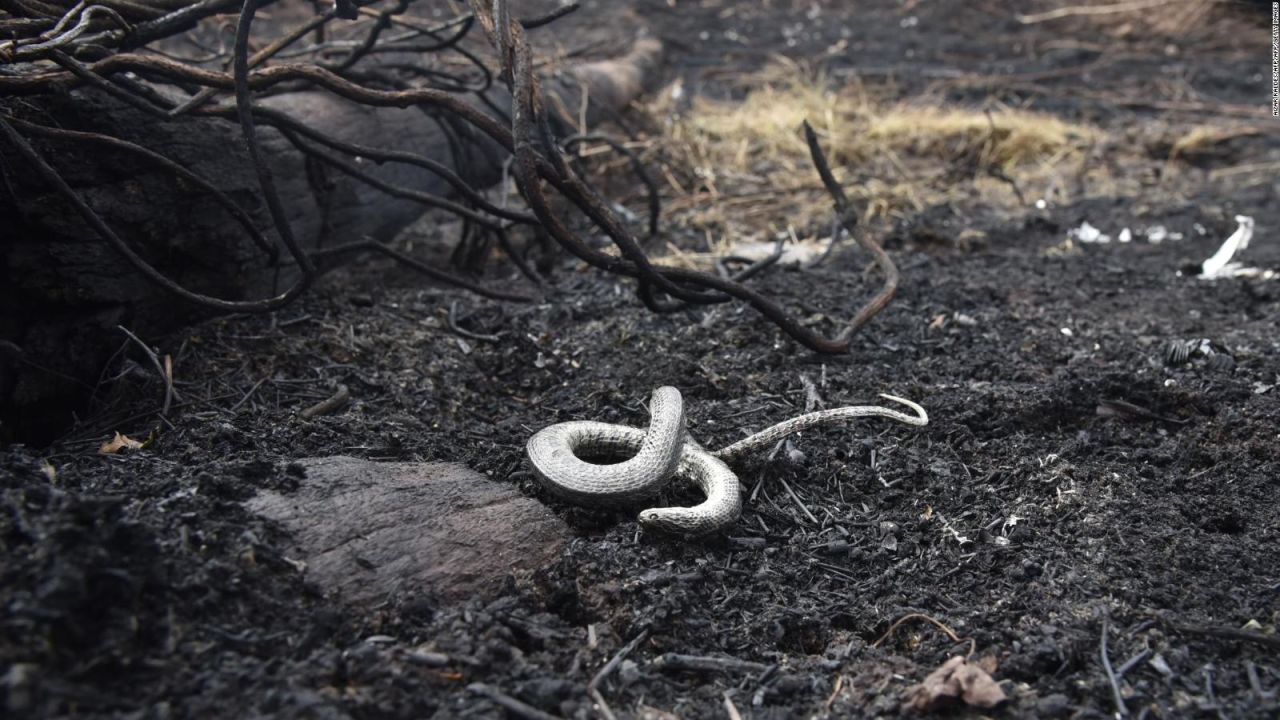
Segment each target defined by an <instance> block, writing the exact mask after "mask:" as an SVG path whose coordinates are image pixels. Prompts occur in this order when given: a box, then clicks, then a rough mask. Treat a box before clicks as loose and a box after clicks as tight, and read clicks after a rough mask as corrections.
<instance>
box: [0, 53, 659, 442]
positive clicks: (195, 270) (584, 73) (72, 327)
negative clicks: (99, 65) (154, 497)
mask: <svg viewBox="0 0 1280 720" xmlns="http://www.w3.org/2000/svg"><path fill="white" fill-rule="evenodd" d="M117 57H118V56H117ZM661 59H662V48H661V44H660V43H658V42H656V41H653V40H641V41H638V42H637V43H636V44H635V47H634V48H633V49H632V50H631V52H630V53H629V54H627V55H626V56H624V57H621V58H618V59H616V60H611V61H605V62H597V63H587V64H583V65H580V66H578V67H576V68H570V69H568V70H567V71H565V72H564V73H562V74H560V75H559V76H557V77H556V78H545V79H544V82H543V89H544V92H545V93H547V95H548V96H549V100H550V101H549V105H550V106H551V107H552V108H557V107H559V108H566V109H567V108H573V109H574V111H573V112H574V117H573V118H572V120H568V119H566V120H568V122H569V123H570V124H571V125H572V126H575V127H576V125H577V121H578V119H577V117H576V113H577V109H578V108H579V107H580V105H581V101H582V94H583V93H586V96H587V99H588V100H589V102H588V103H587V109H588V111H587V112H586V114H585V118H586V121H587V123H588V124H591V123H595V122H597V121H599V120H600V119H601V118H609V117H612V116H615V115H616V114H618V113H620V112H621V111H622V110H623V109H624V108H625V107H626V106H627V104H629V103H630V102H631V101H632V100H634V99H635V98H636V97H637V96H639V95H640V94H641V93H642V92H644V91H646V90H648V89H651V88H652V87H653V86H654V84H655V83H656V81H657V79H658V77H659V75H660V68H661ZM12 79H13V78H3V77H0V85H3V84H4V81H6V80H12ZM73 80H74V79H73ZM68 82H71V81H68ZM15 87H16V86H15ZM8 90H9V91H13V90H14V88H8ZM177 100H179V101H180V100H181V99H177ZM257 105H258V106H260V108H261V114H259V115H258V125H259V130H258V137H259V141H260V144H261V148H262V150H263V154H264V156H265V159H266V163H265V164H266V165H267V166H268V167H269V169H270V172H271V174H272V175H273V177H274V178H275V182H276V185H277V187H278V189H279V194H280V196H281V199H282V200H283V206H284V208H285V212H286V216H287V219H288V223H289V226H290V228H291V230H292V231H293V234H294V236H295V237H296V238H298V241H299V244H300V245H302V247H303V248H304V249H306V250H309V251H311V250H316V249H320V248H325V247H331V246H334V245H338V244H343V243H348V242H352V241H358V240H362V239H365V238H369V239H372V240H374V241H379V242H380V241H385V240H387V239H389V238H391V237H393V236H394V235H395V234H396V233H398V232H399V231H400V230H402V229H403V228H404V227H405V226H407V225H408V224H410V223H411V222H413V221H414V220H416V219H417V218H418V217H420V216H421V214H422V212H423V211H424V205H423V204H422V202H420V201H419V200H416V199H414V198H413V197H406V196H405V195H404V194H403V193H401V194H400V195H399V196H396V195H393V194H388V193H386V192H383V191H382V190H379V189H378V188H377V187H375V186H374V185H375V184H378V183H380V184H382V185H384V186H394V187H399V188H408V189H412V190H413V191H415V192H416V193H421V194H426V195H429V196H433V197H436V198H442V199H443V198H449V197H453V196H456V194H457V193H456V191H455V188H454V187H453V186H451V185H450V183H449V182H446V180H445V179H443V178H442V177H441V176H440V175H439V174H437V173H434V172H432V171H430V170H427V169H424V168H422V167H418V166H414V165H410V164H405V163H399V162H396V163H393V162H386V163H381V164H378V163H374V162H370V161H369V160H368V159H366V158H361V157H351V156H349V155H343V154H342V153H339V152H335V151H334V150H332V149H330V148H325V147H323V146H320V145H319V144H317V143H315V142H314V141H310V142H309V141H308V140H309V139H308V138H307V137H306V136H305V135H302V134H300V133H298V132H296V131H294V132H293V134H294V139H295V140H297V139H299V138H300V139H301V141H302V142H303V143H306V144H307V145H308V146H309V147H311V148H312V149H313V151H315V152H319V153H324V156H327V157H332V158H337V159H338V161H339V162H341V163H345V164H346V165H347V166H348V167H354V168H356V169H357V170H359V171H361V172H363V173H366V174H367V175H368V176H369V177H371V178H372V179H373V180H374V181H375V182H374V184H370V182H368V181H367V179H366V180H360V179H356V178H353V177H350V176H349V175H347V174H344V172H342V169H341V167H338V166H335V165H334V164H332V163H327V162H325V161H324V160H323V159H322V157H324V156H318V155H315V154H314V153H313V154H312V156H310V157H308V156H307V155H304V154H303V153H301V152H299V151H298V149H297V147H295V145H294V143H293V142H291V139H290V137H289V133H290V130H289V129H288V127H287V126H288V121H289V120H296V121H301V122H304V123H305V124H306V126H307V127H309V128H311V129H312V130H314V131H316V132H318V133H321V134H323V135H324V136H327V137H328V138H330V139H332V140H333V141H336V142H338V143H342V144H348V145H359V146H373V147H376V148H378V149H380V150H384V151H390V152H409V153H414V154H417V155H420V156H423V157H426V158H428V159H430V160H432V161H435V162H437V163H440V164H441V165H443V166H444V167H445V168H447V169H448V170H450V171H452V172H454V173H457V175H458V176H460V178H461V179H462V180H463V181H465V183H466V184H467V185H469V186H471V187H474V188H483V187H486V186H489V185H492V184H493V183H495V182H496V181H498V180H499V179H500V178H501V176H502V169H503V164H504V163H505V161H506V156H507V154H506V152H505V150H504V149H503V148H501V147H499V146H498V145H497V143H496V142H494V141H493V140H492V139H491V138H489V137H488V136H486V135H484V134H483V133H480V132H476V131H468V130H467V128H466V126H465V124H464V123H460V122H456V121H455V120H456V119H455V118H450V117H449V116H448V115H447V114H441V113H437V114H435V116H432V115H430V114H428V113H427V112H424V111H423V109H420V108H417V107H406V108H400V107H370V106H367V105H361V104H356V103H351V102H348V101H346V100H344V99H342V98H340V97H338V96H337V95H335V94H333V93H331V92H328V91H322V90H306V91H302V92H288V93H283V94H278V95H272V96H268V97H265V98H262V99H261V100H258V101H257ZM473 105H474V106H475V107H477V108H479V109H482V110H483V111H484V112H486V113H488V114H490V115H492V116H494V117H496V118H499V119H500V120H501V121H502V122H504V123H505V122H506V119H505V114H506V113H507V111H508V109H509V107H510V97H509V96H508V95H506V94H505V93H503V92H499V91H490V92H489V93H488V94H487V96H486V98H485V99H484V101H483V102H482V101H481V100H479V99H476V100H475V101H474V102H473ZM0 112H3V113H4V116H8V117H9V118H11V119H12V122H13V127H14V129H15V131H16V132H18V133H20V134H22V135H23V137H24V138H25V139H26V140H27V142H29V143H30V145H31V147H32V148H34V149H35V151H36V152H38V153H39V154H40V156H42V157H43V159H44V161H46V162H47V163H48V165H50V166H51V167H52V168H54V169H55V170H56V172H57V173H58V174H60V175H61V176H62V178H63V179H64V180H65V181H66V183H67V184H68V185H69V186H70V189H71V190H72V191H73V192H74V193H75V194H76V195H78V196H79V197H80V198H82V199H83V200H84V202H85V204H87V205H88V206H89V207H90V208H92V210H93V211H94V212H95V213H96V214H97V215H98V216H99V217H101V219H102V220H103V221H104V222H105V224H106V225H107V226H108V227H110V228H111V229H112V230H114V232H115V233H116V234H117V235H119V236H120V237H121V238H122V239H123V240H124V241H125V243H126V244H128V245H129V247H130V248H132V249H133V250H134V251H135V252H136V253H138V255H140V256H141V257H142V258H143V259H145V261H146V262H147V263H148V264H150V265H151V266H153V267H154V268H155V269H156V270H158V271H159V272H160V273H162V274H164V275H166V276H167V277H169V278H171V279H172V280H174V281H175V282H176V283H178V284H179V285H181V286H182V287H184V288H186V289H188V290H191V291H193V292H196V293H200V294H204V295H211V296H215V297H218V298H224V299H229V300H244V299H251V298H261V297H267V296H270V295H272V294H274V293H278V292H280V290H281V289H282V288H284V287H287V286H288V284H289V283H290V282H291V281H292V277H293V274H294V273H295V272H296V268H294V267H293V266H291V265H290V264H289V263H288V262H286V261H282V260H279V259H277V260H275V261H273V260H272V253H271V252H268V251H267V250H266V249H264V247H276V246H278V239H277V237H276V233H275V232H274V230H271V220H270V215H269V213H268V208H267V207H266V206H265V203H264V201H263V198H262V193H261V191H260V186H259V183H258V180H257V177H256V175H255V172H254V169H253V167H252V164H251V162H250V159H249V157H248V152H247V150H246V146H245V143H244V140H243V137H242V134H241V130H240V127H239V126H238V125H237V124H236V123H235V122H234V119H233V116H232V115H231V113H230V111H229V109H228V108H225V107H224V109H223V110H218V109H217V108H216V107H207V108H202V109H199V110H197V111H195V113H194V114H193V115H191V116H179V117H176V118H164V119H158V118H157V117H155V116H154V115H153V114H149V113H147V112H145V111H144V110H142V109H140V108H139V107H137V106H136V104H131V103H126V102H122V101H121V100H120V99H118V98H117V97H116V96H115V95H112V94H104V93H103V92H101V91H100V90H99V89H98V88H97V87H80V88H74V89H70V88H67V87H61V91H60V92H57V93H52V94H43V95H32V96H25V97H17V96H10V97H7V98H0ZM0 117H3V116H0ZM282 125H283V126H285V130H284V132H282V131H281V130H280V129H278V127H277V126H282ZM36 126H41V127H44V128H50V127H52V128H57V129H60V130H62V131H71V133H67V132H63V133H61V134H53V133H50V132H48V131H38V130H37V128H36ZM74 133H82V135H74ZM87 134H97V135H105V136H109V137H112V138H118V139H120V140H123V141H126V142H128V143H133V144H135V145H137V146H141V147H143V148H146V149H147V150H150V151H152V152H153V153H156V154H158V155H159V156H163V157H164V158H168V159H170V160H172V161H173V162H174V163H176V164H177V165H178V166H180V168H181V169H185V170H186V171H188V172H187V174H183V173H181V172H179V171H178V170H175V169H174V168H173V167H170V166H165V165H164V164H163V163H160V162H158V161H157V160H156V159H155V158H154V157H152V156H149V155H146V154H144V153H141V152H138V151H136V150H133V149H129V147H128V146H126V145H122V144H116V145H109V144H106V143H104V142H102V141H101V140H100V139H94V138H93V137H92V135H87ZM0 173H2V175H3V178H2V179H3V185H2V186H0V217H3V218H5V220H4V225H3V226H2V227H0V246H2V247H3V257H4V262H3V264H2V265H0V307H4V308H5V309H6V311H5V312H4V313H0V440H10V441H12V440H23V441H26V442H34V443H43V442H46V441H48V440H50V439H52V437H54V435H55V434H56V433H58V432H59V431H61V430H63V429H65V428H66V427H67V426H68V425H69V424H70V421H71V420H72V417H73V413H74V412H75V411H76V410H78V409H81V408H82V407H83V405H84V401H85V399H86V398H87V397H88V395H89V393H90V392H91V391H92V389H93V388H94V386H95V384H96V383H97V381H98V378H99V377H100V376H101V375H102V371H103V369H104V364H105V363H106V362H107V361H108V359H109V358H110V357H111V356H112V354H113V353H114V351H115V350H116V349H117V348H118V347H119V345H120V342H119V339H120V335H119V332H118V330H117V329H116V328H117V326H119V325H124V326H126V327H129V328H131V329H132V330H134V332H135V333H137V334H138V335H140V336H142V337H144V338H146V337H155V336H157V335H160V334H164V333H168V332H171V331H172V330H174V329H176V328H178V327H180V326H182V325H183V324H186V323H190V322H192V321H194V320H196V319H199V318H202V317H206V316H208V315H210V314H211V310H210V309H209V308H206V307H202V306H200V305H198V304H195V303H192V302H188V301H184V300H182V299H180V298H176V297H175V296H174V295H173V294H172V293H171V292H169V291H168V290H165V289H164V288H162V287H159V286H158V285H156V284H155V283H153V282H150V281H148V280H147V279H146V278H145V276H144V275H143V274H142V273H140V272H139V270H138V269H137V267H135V265H134V264H131V263H130V262H129V261H128V260H127V259H126V258H125V257H124V256H123V255H122V254H121V253H120V252H119V251H118V249H116V248H113V247H112V246H110V245H109V244H108V243H106V242H104V240H103V238H102V237H101V234H100V233H99V232H96V231H95V229H94V228H93V227H91V225H90V224H89V223H87V222H86V220H85V218H84V217H82V216H81V215H79V214H77V213H76V212H75V211H74V210H73V207H72V205H71V203H69V202H68V200H67V198H66V197H65V195H63V194H61V193H59V192H58V191H57V190H56V189H55V188H54V187H52V186H51V185H50V184H49V182H48V181H47V179H46V178H44V177H42V176H41V175H40V174H39V173H38V172H36V171H35V169H34V168H33V166H32V164H31V162H30V159H29V158H27V157H25V156H24V155H23V154H22V153H20V152H19V149H18V148H17V147H16V146H15V145H14V144H13V143H12V142H5V141H4V139H3V138H0ZM191 176H197V177H198V178H204V179H205V180H207V181H208V182H207V185H202V184H201V183H199V182H196V181H195V179H193V177H191ZM210 186H211V187H210ZM211 190H216V193H215V192H212V191H211ZM219 193H220V194H221V196H223V197H225V198H226V199H229V200H231V201H233V202H234V203H235V205H237V206H238V207H239V208H241V209H242V210H243V214H242V216H240V217H237V216H236V215H235V214H234V213H232V212H229V211H228V207H227V203H224V202H220V201H219V197H218V194H219ZM247 228H253V229H256V230H257V231H258V232H259V233H261V235H262V236H263V237H261V238H258V239H257V240H256V241H255V238H254V237H253V235H252V234H251V232H249V231H248V229H247Z"/></svg>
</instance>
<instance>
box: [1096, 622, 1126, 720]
mask: <svg viewBox="0 0 1280 720" xmlns="http://www.w3.org/2000/svg"><path fill="white" fill-rule="evenodd" d="M1110 632H1111V620H1110V618H1108V617H1107V616H1106V615H1103V616H1102V640H1101V642H1100V643H1099V646H1098V654H1099V655H1100V656H1101V657H1102V669H1103V671H1104V672H1106V674H1107V684H1109V685H1110V686H1111V698H1112V700H1114V701H1115V704H1116V715H1119V716H1120V717H1128V716H1129V707H1128V706H1127V705H1125V702H1124V694H1123V693H1121V692H1120V678H1119V677H1118V676H1117V675H1116V672H1115V670H1113V669H1112V668H1111V655H1110V653H1109V652H1108V651H1107V635H1108V634H1110Z"/></svg>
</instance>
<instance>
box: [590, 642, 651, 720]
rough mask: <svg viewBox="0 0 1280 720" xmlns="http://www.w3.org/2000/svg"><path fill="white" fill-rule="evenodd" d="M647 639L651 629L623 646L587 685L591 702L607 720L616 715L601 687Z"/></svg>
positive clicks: (612, 718) (612, 719) (611, 719)
mask: <svg viewBox="0 0 1280 720" xmlns="http://www.w3.org/2000/svg"><path fill="white" fill-rule="evenodd" d="M647 639H649V628H645V629H643V630H641V631H640V633H639V634H638V635H636V636H635V637H634V638H631V641H630V642H628V643H627V644H626V645H623V646H622V648H621V649H619V650H618V652H616V653H614V656H613V657H611V658H609V662H607V663H605V665H604V667H602V668H600V672H597V673H596V674H595V675H594V676H593V677H592V678H591V682H589V683H587V694H588V695H590V696H591V700H592V701H593V702H595V704H596V706H597V707H599V708H600V714H602V715H604V716H605V718H607V720H614V715H613V710H611V709H610V708H609V703H607V702H605V699H604V695H602V694H601V693H600V685H601V683H603V682H604V681H605V680H606V679H607V678H608V677H609V676H610V675H612V674H613V671H614V670H616V669H617V668H618V665H620V664H621V663H622V661H623V660H625V659H626V657H627V656H628V655H630V654H631V653H632V652H634V651H635V649H636V648H638V647H640V643H642V642H644V641H645V640H647Z"/></svg>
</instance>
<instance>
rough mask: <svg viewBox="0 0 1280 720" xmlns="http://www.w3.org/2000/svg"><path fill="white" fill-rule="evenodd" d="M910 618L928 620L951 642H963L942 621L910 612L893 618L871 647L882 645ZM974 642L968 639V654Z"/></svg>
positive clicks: (971, 651) (973, 646)
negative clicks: (895, 618)
mask: <svg viewBox="0 0 1280 720" xmlns="http://www.w3.org/2000/svg"><path fill="white" fill-rule="evenodd" d="M912 620H924V621H925V622H928V623H929V624H930V625H933V626H934V627H936V628H938V629H939V630H941V631H942V634H943V635H946V636H947V637H948V638H950V640H951V642H953V643H962V642H964V638H962V637H960V636H958V635H956V631H955V630H952V629H951V628H949V627H947V626H946V625H945V624H944V623H943V622H942V621H940V620H936V619H934V618H932V617H929V616H928V615H925V614H924V613H910V614H907V615H903V616H902V617H900V618H898V619H897V620H895V621H894V622H893V624H892V625H890V626H889V629H888V630H885V631H884V634H883V635H881V636H880V639H878V640H876V641H875V642H873V643H871V647H873V648H874V647H880V646H881V645H883V644H884V641H885V640H888V639H889V638H891V637H893V634H894V633H896V632H898V628H900V627H902V626H903V625H905V624H907V623H908V622H910V621H912ZM975 644H976V641H975V640H973V639H972V638H970V639H969V654H970V655H972V654H973V651H974V649H975Z"/></svg>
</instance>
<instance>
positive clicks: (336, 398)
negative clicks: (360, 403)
mask: <svg viewBox="0 0 1280 720" xmlns="http://www.w3.org/2000/svg"><path fill="white" fill-rule="evenodd" d="M349 400H351V390H350V389H348V388H347V386H346V385H338V389H337V390H336V391H335V392H334V393H333V394H332V395H330V396H329V397H327V398H325V399H324V400H321V401H320V402H318V403H316V404H315V405H312V406H311V407H308V408H305V409H304V410H302V412H300V413H298V417H300V418H302V419H303V420H311V419H313V418H318V417H320V416H321V415H328V414H329V413H331V412H334V411H335V410H339V409H341V408H342V406H343V405H346V404H347V402H348V401H349Z"/></svg>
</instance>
